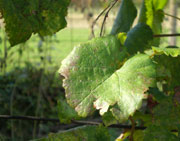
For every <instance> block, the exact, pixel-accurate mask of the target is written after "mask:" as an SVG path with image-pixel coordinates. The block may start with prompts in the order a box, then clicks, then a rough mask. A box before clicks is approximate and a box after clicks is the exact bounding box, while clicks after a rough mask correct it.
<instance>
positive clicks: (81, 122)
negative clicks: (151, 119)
mask: <svg viewBox="0 0 180 141" xmlns="http://www.w3.org/2000/svg"><path fill="white" fill-rule="evenodd" d="M1 119H2V120H27V121H39V122H40V121H42V122H54V123H60V121H59V119H58V118H42V117H33V116H11V115H0V120H1ZM71 122H72V123H71V124H62V123H60V124H59V125H60V126H69V127H72V128H74V127H78V126H82V125H100V124H103V122H102V121H97V120H86V121H85V120H71ZM133 126H134V127H133ZM108 127H110V128H121V129H132V128H134V129H133V130H144V129H146V128H147V127H145V126H135V124H134V125H123V124H113V125H110V126H108ZM171 131H172V132H177V130H171Z"/></svg>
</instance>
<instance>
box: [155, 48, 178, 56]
mask: <svg viewBox="0 0 180 141" xmlns="http://www.w3.org/2000/svg"><path fill="white" fill-rule="evenodd" d="M152 50H153V51H154V54H155V55H161V54H165V55H167V56H172V57H177V56H179V55H180V48H178V47H174V48H169V47H166V48H158V47H152Z"/></svg>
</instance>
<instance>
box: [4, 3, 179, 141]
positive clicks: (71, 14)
mask: <svg viewBox="0 0 180 141" xmlns="http://www.w3.org/2000/svg"><path fill="white" fill-rule="evenodd" d="M108 2H109V0H72V2H71V5H70V8H69V11H68V16H67V23H68V24H67V28H65V29H63V30H61V31H60V32H58V33H56V34H55V35H53V36H51V37H46V38H41V37H39V36H38V35H33V36H32V37H31V38H30V40H28V41H27V42H26V43H23V44H20V45H17V46H15V47H10V44H9V42H8V40H7V35H6V33H5V29H4V27H3V21H2V20H0V115H22V116H27V115H29V116H37V117H48V118H58V110H57V109H58V108H57V100H58V99H64V90H63V88H62V78H61V77H60V76H59V74H58V73H57V71H58V69H59V67H60V65H61V61H62V60H63V59H64V58H65V57H66V56H67V55H68V54H69V53H70V52H71V50H72V49H73V47H74V46H76V45H78V44H79V43H82V42H85V41H87V40H89V39H91V38H92V32H91V25H92V22H93V21H94V20H95V18H96V17H97V16H98V15H99V13H100V12H101V11H102V10H103V9H104V8H105V7H106V6H107V5H108ZM134 2H135V5H136V7H137V9H138V10H139V9H140V3H141V2H142V0H134ZM119 5H120V3H118V4H117V5H116V6H115V7H114V8H113V9H112V11H111V12H110V13H109V17H108V19H107V22H106V24H105V30H104V35H105V34H108V33H109V31H110V30H111V27H112V24H113V21H114V19H115V17H116V13H117V10H118V7H119ZM179 5H180V2H179V0H177V1H176V3H175V0H170V3H168V5H167V7H166V10H165V12H166V13H169V14H172V15H176V16H177V17H180V6H179ZM102 21H103V16H102V17H101V18H100V19H99V20H98V22H97V24H96V25H95V28H94V31H95V36H96V37H98V36H99V32H100V28H101V25H102ZM136 22H137V19H136V21H135V23H136ZM163 26H164V27H165V28H164V29H163V33H180V21H178V20H174V18H171V17H169V16H165V21H164V23H163ZM161 42H162V47H166V46H167V45H169V44H170V45H177V46H178V45H179V46H180V38H179V37H178V38H171V39H169V38H163V39H162V40H161ZM58 129H59V126H58V124H56V123H37V122H34V121H22V120H11V121H10V120H2V119H0V140H1V139H2V140H4V139H5V140H17V141H19V140H28V139H32V138H37V137H41V136H43V135H47V134H48V133H49V132H56V131H58Z"/></svg>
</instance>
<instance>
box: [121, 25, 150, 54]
mask: <svg viewBox="0 0 180 141" xmlns="http://www.w3.org/2000/svg"><path fill="white" fill-rule="evenodd" d="M142 37H143V38H142ZM152 39H153V32H152V30H151V29H150V27H149V26H147V25H146V24H143V23H142V24H141V23H140V24H138V25H136V26H135V27H134V28H133V29H131V30H130V31H129V32H128V34H127V39H126V41H125V44H124V45H125V46H126V47H127V51H128V52H129V53H130V54H134V53H137V52H138V51H139V52H143V51H144V50H145V49H148V48H150V46H148V43H149V42H150V41H152Z"/></svg>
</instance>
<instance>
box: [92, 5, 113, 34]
mask: <svg viewBox="0 0 180 141" xmlns="http://www.w3.org/2000/svg"><path fill="white" fill-rule="evenodd" d="M110 6H111V4H109V5H108V6H107V7H106V8H105V9H104V10H103V11H102V12H101V13H100V14H99V15H98V16H97V18H96V19H95V20H94V21H93V23H92V25H91V34H92V36H93V37H95V34H94V26H95V24H96V22H97V21H98V20H99V18H100V17H101V16H102V15H103V14H104V12H106V10H107V9H108V8H109V7H110Z"/></svg>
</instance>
